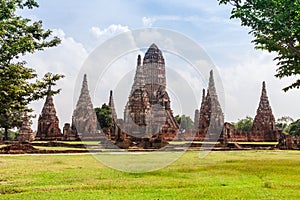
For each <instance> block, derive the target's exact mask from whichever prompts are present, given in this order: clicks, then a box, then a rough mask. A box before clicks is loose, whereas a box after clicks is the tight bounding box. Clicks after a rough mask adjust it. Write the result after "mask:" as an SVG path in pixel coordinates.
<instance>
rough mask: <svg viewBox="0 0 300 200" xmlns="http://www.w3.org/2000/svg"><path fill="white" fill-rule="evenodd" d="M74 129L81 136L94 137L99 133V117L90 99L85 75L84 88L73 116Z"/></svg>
mask: <svg viewBox="0 0 300 200" xmlns="http://www.w3.org/2000/svg"><path fill="white" fill-rule="evenodd" d="M72 127H75V128H76V131H77V133H78V134H79V135H80V136H93V135H95V134H96V133H97V117H96V113H95V112H94V108H93V103H92V100H91V97H90V93H89V89H88V82H87V76H86V74H84V76H83V81H82V88H81V92H80V96H79V99H78V101H77V105H76V108H75V110H74V112H73V116H72Z"/></svg>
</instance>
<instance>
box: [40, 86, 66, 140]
mask: <svg viewBox="0 0 300 200" xmlns="http://www.w3.org/2000/svg"><path fill="white" fill-rule="evenodd" d="M48 90H49V91H50V90H51V87H50V86H49V88H48ZM36 138H37V139H40V140H61V139H62V133H61V131H60V128H59V120H58V117H57V116H56V110H55V107H54V103H53V98H52V96H50V95H48V96H47V97H46V101H45V104H44V107H43V109H42V113H41V114H40V116H39V119H38V130H37V134H36Z"/></svg>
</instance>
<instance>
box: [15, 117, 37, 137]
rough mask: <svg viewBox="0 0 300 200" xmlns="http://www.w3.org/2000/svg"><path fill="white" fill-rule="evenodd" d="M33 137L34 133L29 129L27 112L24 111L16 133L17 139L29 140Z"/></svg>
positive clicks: (29, 123)
mask: <svg viewBox="0 0 300 200" xmlns="http://www.w3.org/2000/svg"><path fill="white" fill-rule="evenodd" d="M34 139H35V138H34V133H33V131H32V129H31V122H30V120H29V118H28V115H27V113H25V115H24V117H23V123H22V126H21V128H20V131H19V135H18V141H19V142H31V141H33V140H34Z"/></svg>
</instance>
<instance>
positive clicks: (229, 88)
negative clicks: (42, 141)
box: [18, 0, 300, 130]
mask: <svg viewBox="0 0 300 200" xmlns="http://www.w3.org/2000/svg"><path fill="white" fill-rule="evenodd" d="M37 2H38V3H39V5H40V7H39V8H35V9H33V10H22V11H19V12H18V13H19V14H20V15H22V16H24V17H28V18H30V19H32V20H35V21H36V20H42V21H43V25H44V28H47V29H51V30H53V34H54V35H56V36H59V37H60V38H61V40H62V43H61V44H60V45H59V46H57V47H53V48H49V49H46V50H45V51H42V52H37V53H35V54H32V55H26V56H25V57H24V59H25V60H26V61H27V65H28V66H29V67H32V68H34V69H35V70H36V71H37V73H38V74H39V75H40V77H42V75H43V74H45V73H46V72H52V73H61V74H64V75H65V78H64V79H62V80H60V81H58V82H57V87H56V88H62V91H61V93H60V94H58V95H56V96H54V103H55V107H56V111H57V115H58V117H59V119H60V126H61V128H62V126H63V124H64V123H70V122H71V117H72V112H73V110H74V108H75V105H76V101H77V96H78V93H79V90H80V86H78V84H79V85H80V84H81V78H82V72H83V71H82V69H83V68H84V65H85V63H87V60H88V59H89V58H90V57H91V54H93V53H94V52H95V51H97V49H99V46H100V47H101V46H102V45H103V44H105V42H107V41H108V40H111V39H114V37H116V36H117V35H118V34H122V33H124V32H125V33H126V32H128V31H134V30H139V29H142V28H153V27H155V28H160V29H166V30H170V31H174V32H177V33H179V34H181V35H184V36H186V37H187V38H189V39H190V40H191V41H194V42H195V43H197V44H198V45H199V46H200V47H201V48H202V49H203V50H204V52H206V54H207V56H208V57H209V58H210V59H209V60H210V63H212V64H213V66H214V70H215V74H216V76H217V77H216V79H217V82H216V85H217V90H218V93H219V96H220V101H221V104H222V108H223V112H224V115H225V121H228V122H232V121H236V120H238V119H242V118H244V117H245V116H251V117H253V118H254V116H255V113H256V109H257V107H258V103H259V97H260V95H261V85H262V81H266V84H267V93H268V96H269V100H270V104H271V107H272V110H273V114H274V115H275V118H279V117H282V116H290V117H292V118H294V119H298V118H300V113H299V110H300V109H299V108H300V105H299V99H300V91H299V90H292V91H289V92H287V93H285V92H283V91H282V88H283V87H285V86H287V85H289V84H290V83H292V82H293V80H295V79H294V78H293V77H291V78H284V79H278V78H275V77H274V75H275V73H276V63H275V62H274V61H273V58H274V57H275V56H276V55H275V54H271V53H268V52H264V51H261V50H255V49H254V46H253V44H252V43H251V40H252V39H253V37H252V36H251V35H249V34H248V32H249V29H247V28H246V27H241V26H240V22H239V20H232V19H229V18H230V12H231V7H230V6H225V5H218V2H217V1H216V0H190V1H179V0H172V1H160V0H149V1H142V0H140V1H137V0H136V1H134V0H130V1H129V0H111V1H104V0H89V1H79V0H63V1H61V0H60V1H59V0H51V1H42V0H37ZM165 37H168V36H165ZM150 39H152V37H150ZM153 40H155V39H153ZM147 42H148V41H147ZM153 42H154V43H157V42H158V43H159V41H153ZM150 44H151V43H150V41H149V46H150ZM122 45H123V44H120V48H122ZM158 46H159V45H158ZM102 47H103V46H102ZM145 47H146V46H145ZM159 47H160V46H159ZM143 53H145V49H140V50H135V51H133V52H130V53H127V54H126V55H124V56H122V57H120V59H117V60H115V61H114V62H113V63H111V64H110V71H109V70H108V71H106V74H105V76H104V78H102V79H101V80H100V79H99V77H98V79H99V80H98V82H94V81H89V77H88V81H89V84H91V83H93V85H89V87H90V90H91V96H92V101H93V104H94V107H98V106H101V105H102V104H103V103H107V101H108V97H109V90H111V89H112V90H114V97H115V101H116V109H117V112H118V116H119V117H122V112H123V109H124V106H125V103H126V98H127V97H128V95H127V93H128V92H129V90H130V86H131V84H132V82H130V81H133V80H132V79H133V76H134V70H135V63H136V57H137V54H142V55H143ZM163 54H164V56H165V60H166V65H167V79H168V78H169V79H170V80H168V84H170V85H172V83H174V84H173V88H172V87H169V89H168V92H169V93H170V94H171V95H170V96H171V102H172V108H173V110H174V113H175V115H176V114H187V115H190V116H191V118H192V119H193V117H194V116H193V110H194V109H197V108H199V105H200V102H201V95H202V94H201V91H202V88H203V87H204V88H206V87H207V85H206V84H207V83H206V81H205V80H207V79H205V78H204V79H201V78H199V77H195V76H193V71H189V70H188V69H189V67H188V66H189V64H188V63H186V62H185V61H184V60H183V59H180V57H178V56H176V55H174V54H172V53H170V52H169V53H168V52H167V51H166V52H163ZM185 66H186V68H185ZM172 73H173V74H175V75H174V76H173V75H172ZM176 74H177V75H178V74H179V75H180V76H181V77H183V79H185V80H186V81H187V85H189V86H190V88H191V90H192V91H193V93H194V94H195V102H194V103H193V104H190V106H191V108H187V109H183V110H182V107H184V105H186V104H189V103H186V102H181V101H180V100H179V101H178V99H176V94H177V93H180V92H176V91H179V90H180V86H176V83H177V84H178V81H177V82H176V80H174V77H176ZM203 76H208V73H206V74H203ZM170 77H171V78H170ZM105 80H107V81H108V82H105ZM94 83H97V85H94ZM125 83H127V85H128V87H127V85H126V84H125ZM120 85H121V86H122V87H120ZM125 85H126V87H125ZM176 89H177V90H176ZM178 89H179V90H178ZM174 91H175V92H174ZM122 92H123V93H122ZM126 92H127V93H126ZM121 93H122V95H121ZM182 95H184V94H182ZM179 96H180V95H179ZM191 101H192V100H191ZM178 102H179V103H178ZM43 103H44V99H42V100H40V101H38V102H34V103H32V105H31V106H32V108H33V109H34V110H35V114H36V115H37V116H38V115H39V114H40V112H41V110H42V105H43ZM180 104H183V105H180ZM193 106H194V107H195V108H193ZM36 124H37V118H36V119H33V129H35V130H36V128H37V127H36V126H37V125H36Z"/></svg>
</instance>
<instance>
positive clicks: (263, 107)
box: [252, 82, 275, 131]
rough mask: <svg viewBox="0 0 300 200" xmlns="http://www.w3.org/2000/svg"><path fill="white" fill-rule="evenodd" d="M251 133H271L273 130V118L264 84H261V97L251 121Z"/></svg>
mask: <svg viewBox="0 0 300 200" xmlns="http://www.w3.org/2000/svg"><path fill="white" fill-rule="evenodd" d="M252 130H253V131H273V130H275V117H274V115H273V113H272V109H271V106H270V103H269V99H268V96H267V90H266V83H265V82H263V83H262V91H261V97H260V101H259V106H258V109H257V111H256V116H255V118H254V121H253V128H252Z"/></svg>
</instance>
